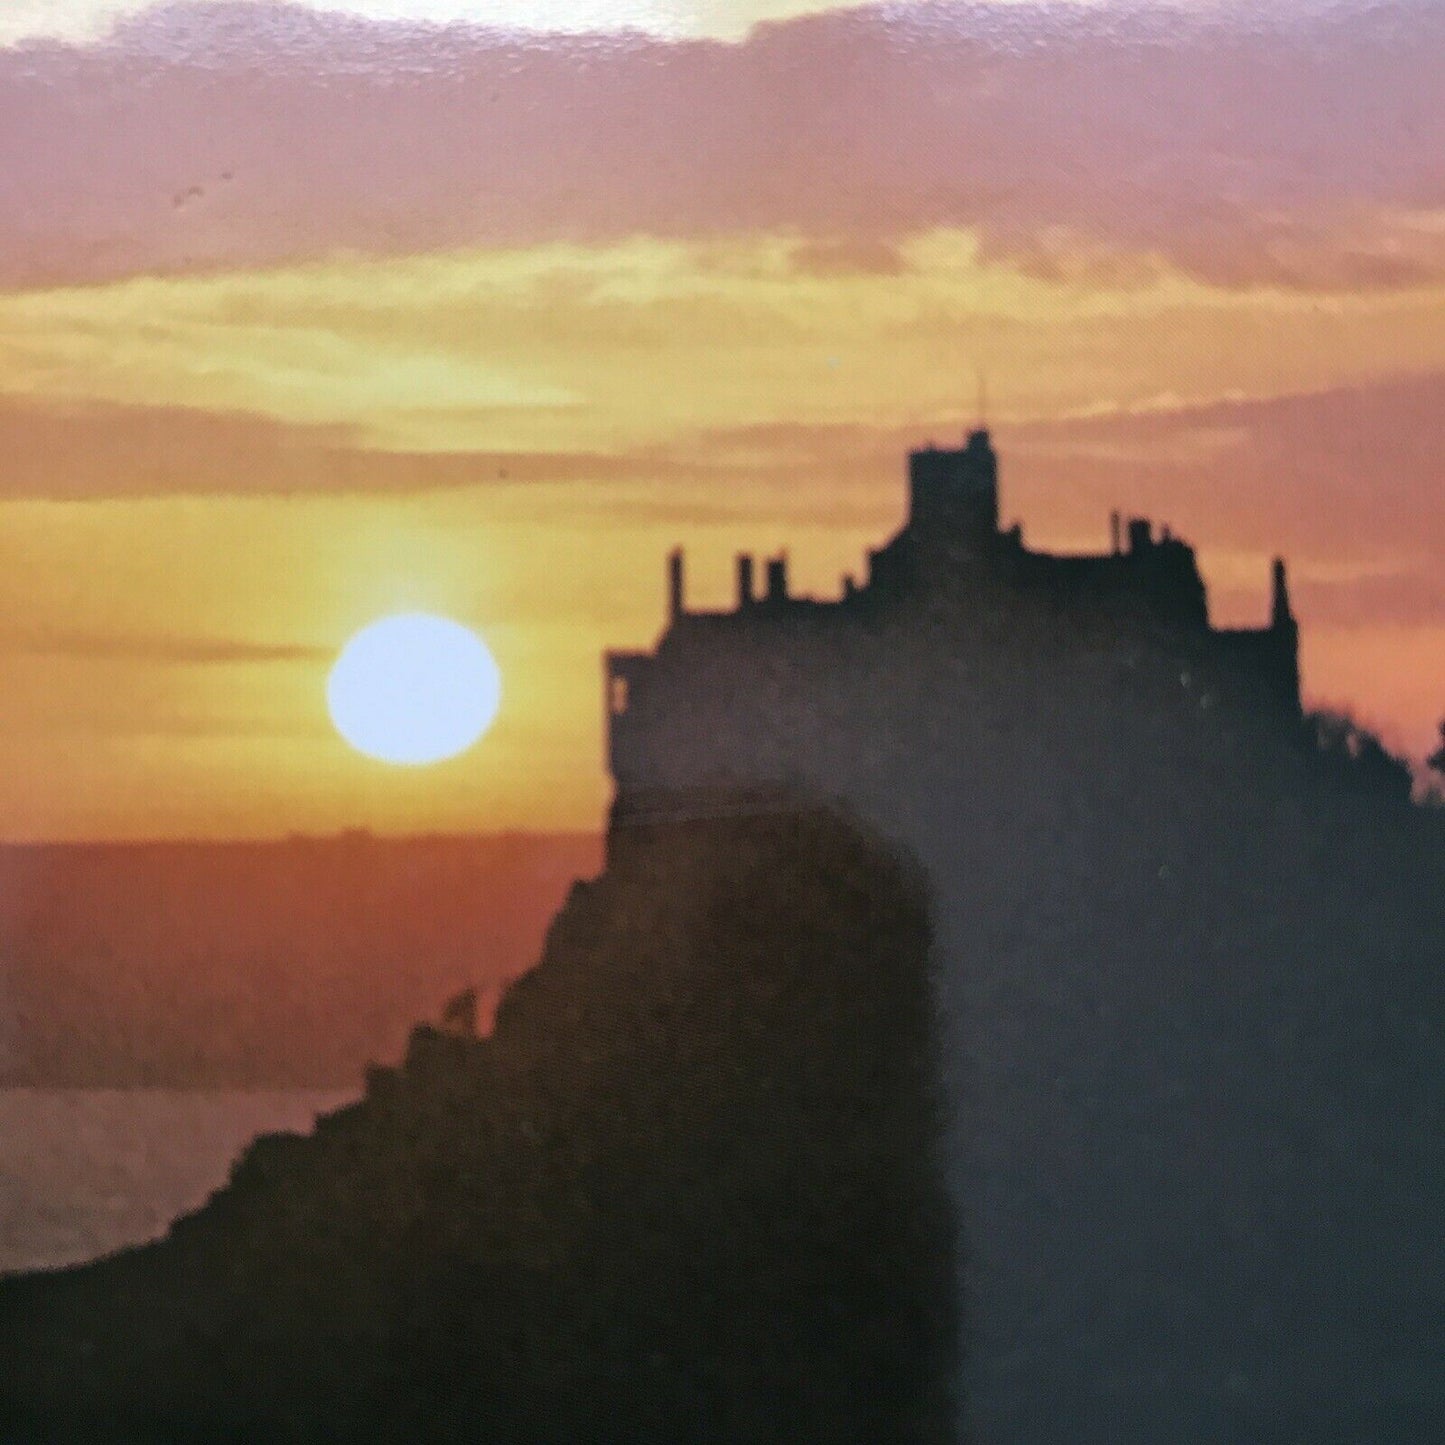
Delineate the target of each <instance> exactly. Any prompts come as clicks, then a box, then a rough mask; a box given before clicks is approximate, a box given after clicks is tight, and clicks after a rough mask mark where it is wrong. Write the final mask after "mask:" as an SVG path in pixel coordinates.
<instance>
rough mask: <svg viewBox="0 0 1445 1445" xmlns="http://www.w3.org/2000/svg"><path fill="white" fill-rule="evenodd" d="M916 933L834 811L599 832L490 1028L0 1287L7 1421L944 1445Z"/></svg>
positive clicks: (76, 1430) (921, 974)
mask: <svg viewBox="0 0 1445 1445" xmlns="http://www.w3.org/2000/svg"><path fill="white" fill-rule="evenodd" d="M928 946H929V937H928V924H927V911H926V907H925V903H924V898H923V894H922V890H921V888H920V885H919V880H918V879H917V878H916V877H915V876H914V875H913V874H911V873H910V872H909V871H908V870H907V869H905V868H903V867H901V866H900V864H899V863H898V862H897V861H896V860H895V859H894V858H893V857H892V856H891V855H890V854H889V853H888V852H887V851H885V850H883V849H881V848H880V846H879V845H878V844H877V843H876V842H874V841H873V840H871V839H870V838H869V837H867V836H865V835H864V834H863V833H861V832H860V831H858V830H857V829H856V828H854V827H853V826H852V825H850V824H848V823H846V822H844V821H843V820H842V819H841V818H840V817H839V816H838V815H837V814H835V813H831V812H826V811H818V810H812V811H808V810H796V809H791V808H787V807H782V806H779V807H777V808H776V810H775V811H771V812H766V813H761V814H759V813H754V814H752V815H751V816H736V817H727V816H720V817H713V818H711V819H704V820H699V821H692V822H669V823H657V824H654V825H642V824H639V825H637V826H633V827H629V828H626V829H618V830H617V831H616V832H615V833H614V835H613V838H612V840H611V846H610V858H609V863H608V867H607V869H606V871H605V873H604V874H603V875H602V876H601V878H600V879H598V880H597V881H596V882H594V883H591V884H578V885H577V886H576V887H575V888H574V889H573V891H572V894H571V896H570V898H569V899H568V902H567V904H566V906H565V907H564V908H563V910H562V911H561V913H560V914H559V916H558V917H557V919H556V922H555V924H554V925H553V927H552V930H551V933H550V936H549V938H548V940H547V943H546V947H545V951H544V955H543V958H542V961H541V963H540V965H539V966H538V967H537V968H536V969H535V970H534V971H533V972H531V973H530V974H528V975H527V976H526V977H525V978H524V979H522V980H521V981H520V982H519V983H518V984H517V985H516V986H515V987H514V988H513V989H512V990H511V992H510V993H509V994H508V995H507V997H506V999H505V1001H504V1003H503V1005H502V1008H501V1010H500V1013H499V1015H498V1020H497V1027H496V1030H495V1033H494V1035H493V1036H492V1037H491V1038H490V1039H488V1040H482V1041H478V1040H475V1039H469V1038H465V1037H455V1036H450V1035H447V1034H445V1033H442V1032H440V1031H437V1030H432V1029H429V1028H421V1029H418V1030H417V1032H416V1033H415V1035H414V1036H413V1039H412V1043H411V1047H410V1050H409V1053H408V1056H407V1059H406V1062H405V1064H404V1066H403V1067H402V1068H400V1069H399V1070H395V1071H388V1070H375V1071H373V1073H372V1075H371V1077H370V1080H369V1087H368V1092H367V1097H366V1098H365V1099H364V1100H363V1101H362V1102H359V1103H357V1104H355V1105H353V1106H351V1107H349V1108H347V1109H344V1110H342V1111H341V1112H339V1113H337V1114H334V1115H332V1116H330V1117H329V1118H327V1119H324V1120H323V1121H321V1123H320V1124H319V1126H318V1128H317V1130H316V1133H315V1135H314V1136H312V1137H309V1138H300V1137H296V1136H286V1137H272V1138H267V1139H263V1140H260V1141H258V1142H257V1143H256V1144H255V1145H254V1146H253V1148H252V1149H251V1150H250V1151H249V1153H248V1154H247V1155H246V1156H245V1157H244V1158H243V1159H241V1160H240V1161H239V1163H238V1164H237V1166H236V1168H235V1171H234V1173H233V1176H232V1179H231V1181H230V1183H229V1185H228V1186H227V1187H226V1188H225V1189H224V1190H222V1191H221V1192H220V1193H218V1194H217V1195H216V1196H215V1197H214V1198H213V1200H212V1201H211V1203H210V1204H209V1205H208V1206H207V1207H206V1208H205V1209H204V1210H202V1211H201V1212H200V1213H198V1214H196V1215H194V1216H192V1217H190V1218H188V1219H185V1220H183V1221H180V1222H179V1223H178V1224H177V1225H176V1226H175V1228H174V1229H173V1231H172V1233H171V1236H170V1237H169V1238H168V1239H167V1240H165V1241H162V1242H161V1243H159V1244H157V1245H154V1246H150V1247H147V1248H144V1249H140V1250H136V1251H132V1252H129V1253H127V1254H124V1255H121V1256H118V1257H116V1258H114V1259H112V1260H109V1261H105V1262H102V1263H100V1264H97V1265H93V1266H89V1267H85V1268H82V1269H79V1270H74V1271H69V1272H66V1273H64V1274H59V1275H49V1276H35V1277H29V1278H23V1279H14V1280H10V1281H6V1282H4V1283H3V1284H0V1438H4V1439H6V1440H12V1439H13V1440H19V1441H42V1440H44V1441H59V1440H65V1441H70V1440H76V1441H78V1440H85V1441H98V1440H106V1441H124V1442H126V1445H134V1442H142V1441H145V1442H150V1441H161V1440H165V1441H187V1442H189V1441H206V1442H208V1445H209V1442H215V1441H223V1440H236V1441H241V1440H245V1441H260V1440H266V1441H278V1442H279V1441H294V1442H311V1441H322V1440H325V1441H350V1440H356V1441H360V1440H365V1441H370V1442H375V1441H390V1440H398V1441H400V1440H405V1441H408V1442H411V1441H442V1440H446V1441H450V1440H467V1441H480V1442H502V1441H505V1442H508V1445H518V1442H528V1441H537V1442H542V1441H546V1442H557V1441H567V1442H571V1445H586V1442H603V1441H608V1442H611V1441H643V1440H647V1441H668V1442H683V1441H686V1442H713V1441H716V1442H724V1441H728V1442H731V1441H737V1442H742V1441H747V1442H749V1445H763V1442H768V1441H778V1442H782V1441H788V1442H794V1441H800V1440H804V1441H809V1442H813V1445H823V1442H839V1445H842V1442H845V1441H846V1442H849V1445H853V1442H857V1441H860V1440H866V1441H868V1442H870V1445H886V1442H905V1441H907V1442H925V1441H937V1442H942V1441H944V1440H947V1439H951V1438H952V1422H953V1418H954V1409H955V1402H953V1401H952V1400H951V1399H950V1388H949V1377H950V1376H951V1374H952V1371H953V1368H954V1362H955V1359H956V1353H957V1348H958V1335H957V1322H956V1320H955V1313H954V1312H955V1295H956V1291H955V1286H954V1281H955V1275H956V1262H955V1252H954V1251H955V1239H954V1226H953V1224H952V1219H951V1212H950V1210H949V1209H948V1207H947V1205H946V1202H945V1199H944V1197H943V1194H942V1190H941V1186H940V1183H939V1169H938V1158H937V1154H938V1145H937V1137H936V1130H937V1126H938V1123H939V1120H938V1107H937V1103H936V1100H935V1098H934V1086H933V1084H932V1082H931V1081H932V1080H933V1079H934V1078H935V1077H937V1074H938V1068H937V1061H936V1060H935V1059H934V1058H933V1050H934V1047H935V1044H934V1029H933V1007H932V1002H931V991H930V987H929V980H928V977H927V972H926V963H925V960H926V957H927V954H928ZM7 1432H8V1433H7Z"/></svg>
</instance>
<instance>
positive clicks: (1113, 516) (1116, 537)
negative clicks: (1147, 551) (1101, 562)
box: [1109, 512, 1124, 557]
mask: <svg viewBox="0 0 1445 1445" xmlns="http://www.w3.org/2000/svg"><path fill="white" fill-rule="evenodd" d="M1122 529H1123V523H1122V521H1121V520H1120V517H1119V514H1118V512H1110V513H1109V542H1110V546H1111V547H1112V549H1113V553H1114V555H1115V556H1116V557H1117V556H1118V555H1119V554H1120V553H1121V552H1122V551H1123V550H1124V538H1123V530H1122Z"/></svg>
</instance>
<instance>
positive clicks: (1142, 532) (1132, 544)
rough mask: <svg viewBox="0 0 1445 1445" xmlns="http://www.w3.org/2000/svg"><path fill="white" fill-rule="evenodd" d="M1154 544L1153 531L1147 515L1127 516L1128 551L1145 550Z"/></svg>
mask: <svg viewBox="0 0 1445 1445" xmlns="http://www.w3.org/2000/svg"><path fill="white" fill-rule="evenodd" d="M1153 545H1154V532H1153V528H1152V527H1151V526H1150V524H1149V519H1148V518H1147V517H1130V518H1129V552H1130V555H1131V556H1132V555H1134V554H1136V553H1139V552H1147V551H1148V550H1149V548H1150V547H1152V546H1153Z"/></svg>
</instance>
